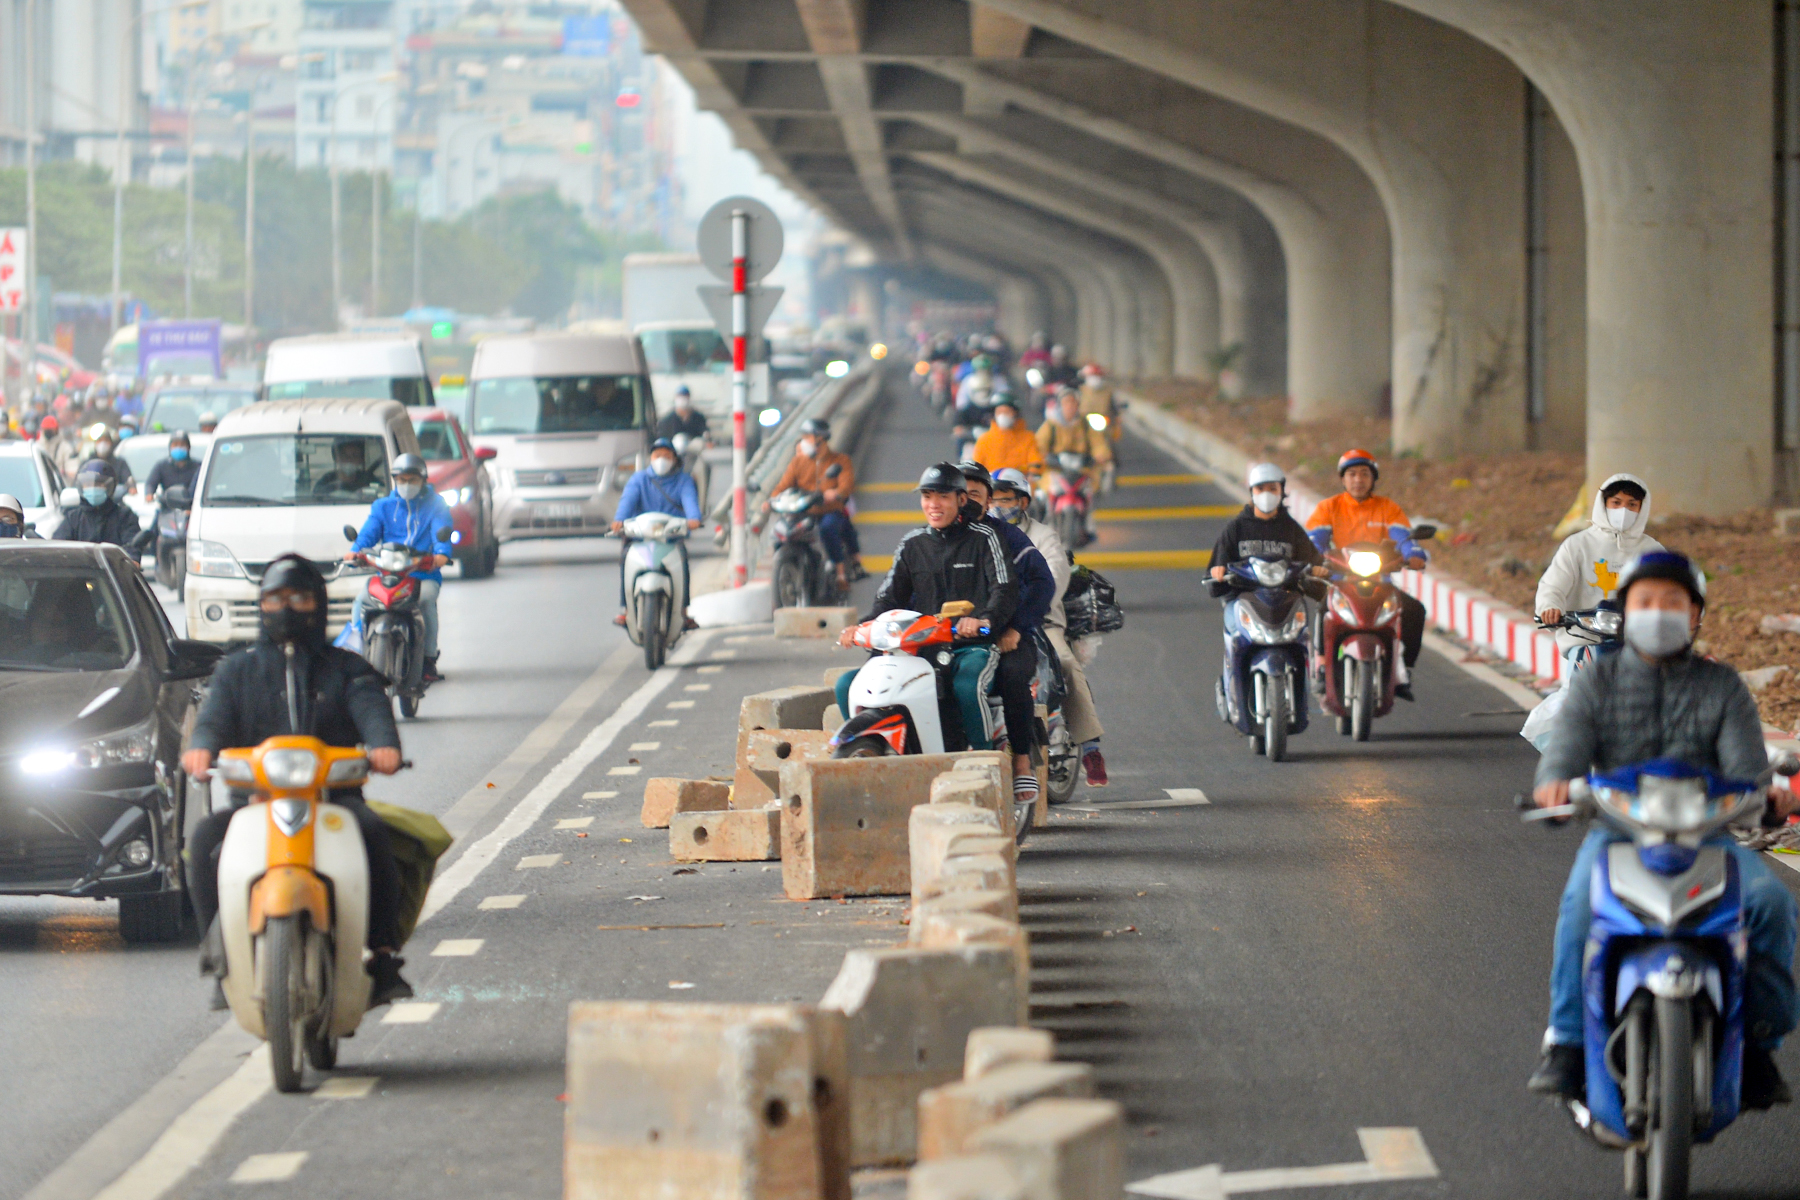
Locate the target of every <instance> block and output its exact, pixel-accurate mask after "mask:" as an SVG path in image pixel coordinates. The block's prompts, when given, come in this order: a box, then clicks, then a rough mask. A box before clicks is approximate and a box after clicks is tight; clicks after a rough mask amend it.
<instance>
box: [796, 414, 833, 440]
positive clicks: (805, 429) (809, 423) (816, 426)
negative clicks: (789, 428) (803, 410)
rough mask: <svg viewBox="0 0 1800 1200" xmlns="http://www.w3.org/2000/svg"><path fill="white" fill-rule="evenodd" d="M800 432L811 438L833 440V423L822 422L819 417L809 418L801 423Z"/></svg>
mask: <svg viewBox="0 0 1800 1200" xmlns="http://www.w3.org/2000/svg"><path fill="white" fill-rule="evenodd" d="M800 432H801V433H803V434H806V435H807V436H809V437H816V438H822V439H824V440H825V441H828V442H829V441H830V440H831V422H829V421H822V420H820V419H819V418H818V417H808V418H806V420H804V421H802V422H800Z"/></svg>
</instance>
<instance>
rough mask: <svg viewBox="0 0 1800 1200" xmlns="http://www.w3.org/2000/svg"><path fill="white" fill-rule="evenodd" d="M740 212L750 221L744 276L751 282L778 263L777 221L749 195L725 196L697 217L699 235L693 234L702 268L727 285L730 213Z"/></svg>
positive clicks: (779, 234)
mask: <svg viewBox="0 0 1800 1200" xmlns="http://www.w3.org/2000/svg"><path fill="white" fill-rule="evenodd" d="M734 212H742V213H744V214H745V215H746V216H748V217H749V218H750V220H749V228H748V229H747V230H746V231H745V234H746V236H745V239H744V241H745V246H744V274H745V275H746V276H747V277H748V281H749V282H751V283H755V282H756V281H757V280H759V279H761V278H762V277H763V276H764V275H767V274H768V273H769V272H770V271H773V270H774V269H775V264H776V263H778V262H780V261H781V243H782V232H781V218H780V217H777V216H776V215H775V212H774V210H773V209H771V208H770V207H769V206H768V205H766V204H764V203H763V202H762V201H761V200H757V199H753V198H752V197H750V196H727V197H725V199H723V200H721V201H719V202H718V203H717V204H715V205H713V206H712V207H711V208H709V209H707V210H706V215H705V216H704V217H701V218H700V232H699V233H698V234H696V235H695V237H694V242H695V248H696V249H697V250H699V252H700V261H701V262H702V263H704V264H705V265H706V269H707V270H709V271H711V272H712V273H713V274H714V275H716V276H718V277H719V278H720V279H723V280H724V281H725V282H726V283H730V282H731V214H732V213H734Z"/></svg>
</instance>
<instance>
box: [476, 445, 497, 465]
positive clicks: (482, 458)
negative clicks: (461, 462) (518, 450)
mask: <svg viewBox="0 0 1800 1200" xmlns="http://www.w3.org/2000/svg"><path fill="white" fill-rule="evenodd" d="M499 457H500V452H499V451H498V450H496V449H494V448H493V447H492V446H477V447H475V461H476V462H493V461H494V460H495V459H496V458H499Z"/></svg>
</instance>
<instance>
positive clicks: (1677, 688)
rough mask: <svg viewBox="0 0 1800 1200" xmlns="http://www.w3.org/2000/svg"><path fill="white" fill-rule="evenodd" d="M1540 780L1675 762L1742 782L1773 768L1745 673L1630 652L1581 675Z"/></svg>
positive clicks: (1572, 686) (1698, 661) (1692, 658)
mask: <svg viewBox="0 0 1800 1200" xmlns="http://www.w3.org/2000/svg"><path fill="white" fill-rule="evenodd" d="M1568 690H1569V696H1568V699H1567V700H1566V701H1564V703H1563V709H1562V712H1560V713H1558V714H1557V717H1556V725H1555V728H1554V729H1553V731H1552V732H1551V735H1550V744H1549V746H1547V747H1546V748H1545V750H1544V756H1543V758H1542V759H1540V760H1539V762H1538V770H1537V782H1538V783H1539V784H1540V785H1541V784H1545V783H1552V782H1555V781H1556V780H1559V779H1575V778H1578V777H1580V776H1582V775H1586V774H1587V773H1588V772H1589V771H1591V770H1600V771H1610V770H1613V769H1614V768H1617V767H1624V766H1630V765H1631V764H1632V763H1639V762H1643V761H1645V760H1647V759H1652V758H1674V759H1679V760H1681V761H1682V762H1685V763H1688V764H1690V765H1692V766H1696V767H1707V768H1710V769H1712V770H1715V771H1720V772H1723V773H1724V774H1725V775H1727V776H1730V777H1732V778H1736V779H1751V778H1754V777H1755V776H1756V775H1757V774H1758V773H1760V772H1761V771H1762V769H1763V768H1764V767H1766V766H1767V765H1768V762H1769V756H1768V751H1767V750H1765V749H1764V748H1763V735H1762V720H1761V718H1760V717H1758V716H1757V712H1756V701H1754V700H1752V699H1751V698H1750V689H1749V688H1746V687H1745V686H1744V681H1743V680H1742V679H1740V678H1738V673H1737V672H1736V671H1734V670H1732V669H1731V668H1730V667H1728V666H1725V665H1724V664H1723V663H1716V662H1709V661H1707V660H1706V659H1704V658H1697V657H1695V656H1694V655H1692V654H1684V655H1682V656H1681V657H1679V658H1676V659H1673V660H1668V661H1663V662H1656V663H1652V662H1647V661H1645V659H1644V658H1643V657H1642V656H1641V655H1639V654H1638V653H1637V652H1636V651H1635V650H1632V649H1631V648H1630V647H1625V648H1623V649H1621V650H1619V652H1618V653H1616V654H1608V655H1606V656H1605V657H1603V658H1599V659H1597V660H1595V661H1594V662H1592V663H1590V664H1589V665H1587V666H1586V667H1583V668H1582V669H1581V670H1579V671H1577V672H1576V673H1575V678H1574V679H1572V680H1570V682H1569V684H1568Z"/></svg>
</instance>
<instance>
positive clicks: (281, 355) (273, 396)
mask: <svg viewBox="0 0 1800 1200" xmlns="http://www.w3.org/2000/svg"><path fill="white" fill-rule="evenodd" d="M262 396H263V399H264V400H342V399H348V398H350V397H366V398H368V399H388V400H397V401H399V402H400V403H401V404H409V405H416V406H418V407H421V408H432V407H434V406H435V405H436V399H435V397H434V396H433V395H432V392H431V380H430V379H429V378H428V377H427V376H426V374H425V350H424V347H423V346H422V344H421V343H420V341H419V339H418V337H417V335H415V334H410V333H321V334H314V335H311V336H308V337H288V338H276V339H275V340H274V341H272V342H270V343H269V356H268V358H267V360H265V361H264V363H263V391H262Z"/></svg>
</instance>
